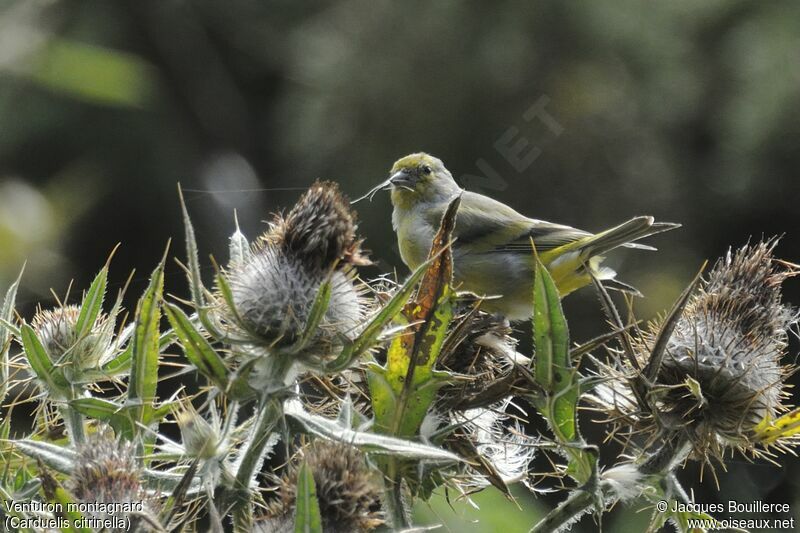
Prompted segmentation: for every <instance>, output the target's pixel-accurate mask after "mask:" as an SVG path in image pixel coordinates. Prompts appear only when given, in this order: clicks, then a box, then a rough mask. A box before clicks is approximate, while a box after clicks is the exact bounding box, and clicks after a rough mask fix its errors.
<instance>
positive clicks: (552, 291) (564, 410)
mask: <svg viewBox="0 0 800 533" xmlns="http://www.w3.org/2000/svg"><path fill="white" fill-rule="evenodd" d="M534 265H535V269H534V283H533V340H534V345H535V348H536V358H535V366H534V372H533V376H534V379H535V381H536V383H537V384H539V386H540V387H541V388H542V389H543V392H544V394H543V395H537V396H535V397H533V398H532V400H533V401H534V403H535V404H536V407H537V409H538V410H539V412H540V413H541V414H542V416H543V417H544V418H545V419H546V420H547V421H548V423H549V425H550V428H551V430H552V431H553V434H554V435H555V437H556V440H557V441H558V442H559V443H560V444H561V445H562V447H563V449H564V450H565V451H566V453H567V455H568V456H569V458H570V464H569V467H568V469H567V473H569V474H570V475H571V476H573V477H574V478H575V479H576V480H577V481H578V482H579V483H582V484H583V483H586V482H588V481H589V480H590V479H591V478H592V477H593V476H594V475H595V473H596V468H597V454H596V453H595V452H594V451H592V450H590V449H589V448H588V447H587V446H586V444H585V443H584V442H583V440H582V439H581V436H580V433H579V431H578V416H577V414H578V399H579V396H580V382H579V374H578V371H577V369H576V368H574V367H573V365H572V360H571V356H570V348H569V329H568V327H567V320H566V318H565V317H564V312H563V310H562V308H561V299H560V298H559V293H558V289H557V288H556V284H555V283H554V282H553V278H552V277H551V276H550V273H549V272H548V271H547V268H546V267H545V266H544V265H543V264H542V262H541V261H540V260H539V257H538V256H537V255H534Z"/></svg>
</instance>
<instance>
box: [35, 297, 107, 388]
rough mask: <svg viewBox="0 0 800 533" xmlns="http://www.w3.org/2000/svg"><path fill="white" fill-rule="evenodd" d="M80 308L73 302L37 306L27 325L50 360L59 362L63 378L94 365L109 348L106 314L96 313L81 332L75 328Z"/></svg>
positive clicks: (76, 374)
mask: <svg viewBox="0 0 800 533" xmlns="http://www.w3.org/2000/svg"><path fill="white" fill-rule="evenodd" d="M79 316H80V308H79V307H78V306H76V305H67V306H63V307H56V308H54V309H48V310H39V311H38V312H37V313H36V315H35V316H34V317H33V321H32V322H31V327H32V328H33V330H34V331H35V332H36V336H37V337H38V339H39V341H40V342H41V343H42V346H43V347H44V349H45V351H46V352H47V355H48V357H49V358H50V360H51V361H52V362H53V363H57V362H58V363H60V364H63V367H64V375H65V376H66V377H67V379H70V380H73V379H75V378H77V377H78V376H79V375H80V373H81V371H83V370H87V369H92V368H97V367H98V366H99V364H100V363H101V361H102V360H103V359H104V357H105V356H106V355H107V353H108V352H109V349H110V348H111V343H112V329H113V328H112V327H111V324H110V323H109V319H108V317H106V316H104V315H100V316H99V317H98V319H97V322H96V323H95V325H94V327H93V328H92V329H91V330H90V331H89V332H87V333H85V334H84V335H82V336H81V335H79V333H78V331H77V323H78V317H79Z"/></svg>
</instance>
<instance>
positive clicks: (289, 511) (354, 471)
mask: <svg viewBox="0 0 800 533" xmlns="http://www.w3.org/2000/svg"><path fill="white" fill-rule="evenodd" d="M303 461H305V463H306V464H308V466H309V469H310V470H311V472H312V473H313V476H314V484H315V486H316V490H317V500H318V501H319V508H320V514H321V516H322V530H323V531H324V532H325V533H354V532H362V531H372V530H373V529H375V528H377V527H378V526H380V525H381V524H383V522H384V520H383V516H382V513H381V511H380V502H381V495H380V483H379V480H376V479H375V473H374V472H373V471H371V470H370V469H369V467H368V466H367V464H366V461H365V458H364V455H363V454H362V453H361V452H359V451H358V450H357V449H356V448H354V447H352V446H348V445H346V444H343V443H339V442H329V441H316V442H314V443H313V444H311V445H310V446H308V447H307V448H305V449H304V450H303V452H302V454H301V456H300V457H296V458H295V460H294V461H293V462H292V463H290V465H289V466H288V468H287V471H286V472H285V473H284V474H283V476H282V477H281V480H280V485H279V488H278V495H277V499H276V500H275V501H272V502H270V504H269V506H268V515H267V517H266V518H265V519H263V520H260V521H259V522H258V525H257V528H256V531H264V532H266V531H269V532H271V533H279V532H284V531H286V532H290V531H294V513H295V505H296V501H297V477H298V473H299V470H300V465H301V464H302V462H303Z"/></svg>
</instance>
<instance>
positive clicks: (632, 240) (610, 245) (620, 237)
mask: <svg viewBox="0 0 800 533" xmlns="http://www.w3.org/2000/svg"><path fill="white" fill-rule="evenodd" d="M679 227H680V224H672V223H669V222H655V220H654V219H653V217H636V218H632V219H630V220H629V221H627V222H623V223H622V224H620V225H619V226H616V227H613V228H611V229H607V230H605V231H601V232H600V233H598V234H596V235H593V236H591V237H588V238H586V239H582V240H581V241H580V251H581V255H582V256H583V257H586V258H589V257H594V256H597V255H602V254H604V253H606V252H608V251H610V250H613V249H614V248H619V247H620V246H625V247H627V248H639V249H645V250H655V248H653V247H652V246H646V245H643V244H639V243H637V242H636V241H638V240H639V239H644V238H645V237H649V236H651V235H655V234H657V233H662V232H664V231H669V230H671V229H675V228H679Z"/></svg>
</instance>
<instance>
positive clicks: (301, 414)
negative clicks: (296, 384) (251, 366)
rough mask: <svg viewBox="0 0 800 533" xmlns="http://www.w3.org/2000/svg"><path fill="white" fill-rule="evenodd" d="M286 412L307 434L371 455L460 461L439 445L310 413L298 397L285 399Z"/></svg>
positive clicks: (432, 460) (439, 461)
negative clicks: (359, 429)
mask: <svg viewBox="0 0 800 533" xmlns="http://www.w3.org/2000/svg"><path fill="white" fill-rule="evenodd" d="M284 413H285V415H286V416H287V417H288V418H290V419H293V420H296V421H297V422H298V423H300V425H301V426H302V428H303V432H305V433H309V434H311V435H315V436H317V437H322V438H325V439H328V440H333V441H337V442H343V443H345V444H349V445H350V446H354V447H356V448H358V449H359V450H361V451H363V452H366V453H369V454H375V455H387V456H395V457H399V458H403V459H419V460H426V461H429V462H437V463H452V462H459V461H461V458H459V457H458V456H457V455H455V454H454V453H452V452H449V451H447V450H444V449H442V448H437V447H436V446H431V445H429V444H421V443H419V442H414V441H411V440H407V439H400V438H397V437H389V436H386V435H379V434H377V433H374V432H372V431H358V430H356V429H353V428H352V427H350V425H349V424H347V423H343V421H341V420H331V419H330V418H325V417H324V416H320V415H315V414H312V413H309V412H308V411H306V410H305V409H304V408H303V405H302V403H300V401H299V400H297V399H296V398H292V399H289V400H286V401H285V402H284Z"/></svg>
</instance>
